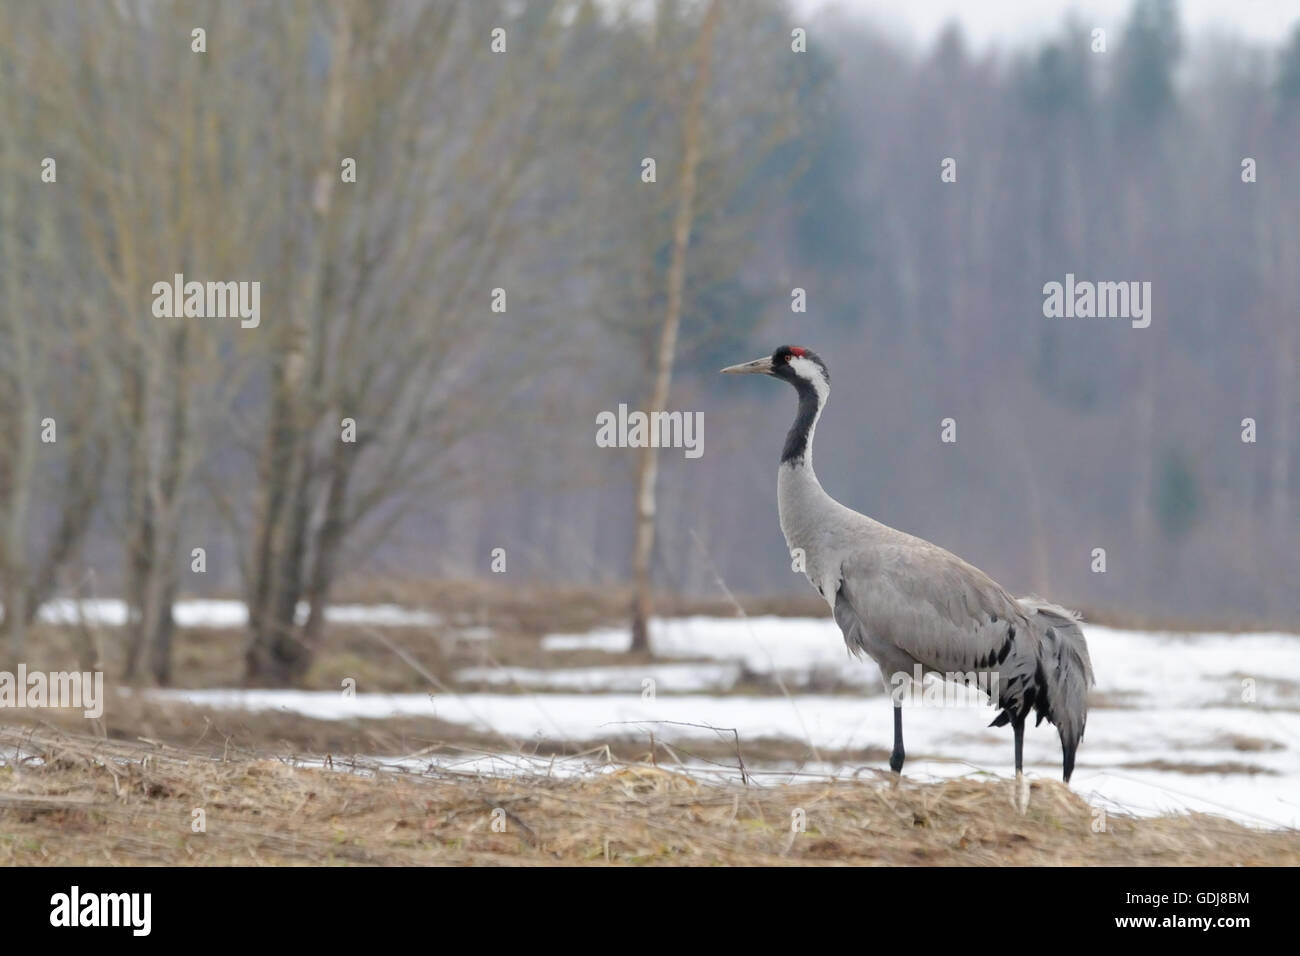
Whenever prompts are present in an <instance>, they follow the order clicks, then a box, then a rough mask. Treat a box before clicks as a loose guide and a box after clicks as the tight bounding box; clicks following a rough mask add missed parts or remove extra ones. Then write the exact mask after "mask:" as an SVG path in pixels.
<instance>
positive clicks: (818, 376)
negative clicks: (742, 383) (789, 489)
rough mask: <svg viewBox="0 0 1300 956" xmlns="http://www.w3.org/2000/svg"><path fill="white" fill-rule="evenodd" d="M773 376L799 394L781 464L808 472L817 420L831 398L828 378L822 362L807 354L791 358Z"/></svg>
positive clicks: (810, 466) (810, 468) (810, 465)
mask: <svg viewBox="0 0 1300 956" xmlns="http://www.w3.org/2000/svg"><path fill="white" fill-rule="evenodd" d="M773 374H775V375H776V377H777V378H782V379H785V381H787V382H789V383H790V384H791V385H793V386H794V388H795V391H796V392H797V393H798V394H799V409H798V411H797V412H796V413H795V418H794V424H792V425H791V426H790V431H789V432H788V433H787V434H786V436H785V447H784V448H783V449H782V450H781V464H782V465H789V466H790V467H792V468H807V469H809V470H810V471H811V470H812V444H813V435H814V434H815V433H816V431H817V420H818V419H819V418H821V414H822V409H824V408H825V407H826V400H827V398H829V397H830V391H831V385H830V376H829V375H828V374H827V373H826V366H825V364H823V363H822V361H821V359H819V358H817V357H816V356H814V355H813V354H812V353H810V352H809V353H805V354H804V355H791V356H790V357H789V358H788V359H787V360H786V361H785V362H784V363H782V364H781V365H780V366H778V367H777V368H776V369H775V371H774V373H773Z"/></svg>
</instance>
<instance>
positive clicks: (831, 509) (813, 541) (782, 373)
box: [723, 346, 1093, 781]
mask: <svg viewBox="0 0 1300 956" xmlns="http://www.w3.org/2000/svg"><path fill="white" fill-rule="evenodd" d="M723 371H725V372H756V373H762V374H767V375H772V376H774V377H777V378H781V379H783V380H785V381H787V382H789V383H790V384H791V385H793V386H794V387H795V389H796V391H797V392H798V393H799V409H798V414H797V415H796V418H795V423H794V425H793V426H792V428H791V429H790V433H789V435H788V436H787V438H786V443H785V449H784V451H783V453H782V461H781V466H780V469H779V471H778V477H777V502H778V506H779V510H780V521H781V531H782V533H783V534H784V535H785V539H786V544H787V545H788V546H789V548H790V549H791V552H792V553H795V554H796V555H798V556H801V557H802V559H803V562H804V568H805V570H806V573H807V575H808V579H809V580H810V581H811V582H812V584H813V586H814V587H816V588H817V590H818V591H819V592H820V593H821V595H822V597H823V598H824V599H825V600H826V603H827V604H828V605H829V606H830V608H831V610H832V611H833V613H834V615H835V621H836V623H837V624H838V625H839V627H840V630H841V631H842V632H843V634H844V641H845V644H846V645H847V646H848V648H849V650H850V651H851V652H852V653H854V654H855V655H858V656H861V655H863V654H865V655H867V656H868V657H870V658H872V660H874V661H875V662H876V663H877V664H878V665H879V666H880V669H881V673H882V675H884V677H885V678H886V681H887V683H888V682H889V681H890V679H891V678H892V677H893V675H897V674H903V675H907V676H908V677H910V675H912V674H913V673H914V672H915V668H917V667H918V666H919V668H920V670H921V672H922V673H924V674H939V675H941V676H942V675H950V674H958V673H960V674H969V673H972V672H977V673H981V672H982V673H985V674H987V675H988V676H989V677H990V678H991V681H990V687H991V689H992V691H993V693H994V694H995V695H996V698H997V705H998V706H999V708H1000V714H999V716H998V717H997V718H996V719H995V720H994V725H995V726H1002V725H1004V724H1007V723H1010V724H1011V725H1012V728H1013V730H1014V732H1015V738H1016V771H1017V773H1018V774H1019V772H1020V770H1021V740H1022V734H1023V727H1024V722H1025V719H1026V718H1027V717H1028V715H1029V714H1030V712H1031V711H1032V712H1034V713H1036V714H1037V717H1038V721H1037V722H1038V723H1041V722H1042V720H1043V719H1044V718H1046V719H1047V720H1048V721H1049V722H1051V723H1052V724H1054V725H1055V726H1056V727H1057V729H1058V731H1059V733H1060V737H1061V749H1062V755H1063V767H1064V776H1065V779H1066V780H1067V781H1068V780H1069V779H1070V774H1071V772H1072V770H1073V768H1074V752H1075V748H1076V747H1077V746H1078V743H1079V740H1080V738H1082V736H1083V731H1084V726H1085V724H1086V722H1087V714H1088V705H1087V690H1088V687H1089V686H1091V685H1092V683H1093V675H1092V663H1091V661H1090V660H1089V657H1088V648H1087V644H1086V642H1085V641H1084V637H1083V632H1082V630H1081V629H1080V627H1079V620H1078V617H1077V615H1075V614H1074V613H1073V612H1070V611H1067V610H1065V609H1064V608H1061V607H1058V606H1057V605H1055V604H1050V603H1048V602H1046V601H1042V600H1040V599H1038V598H1032V597H1031V598H1020V599H1017V598H1014V597H1012V596H1011V595H1010V594H1009V593H1007V591H1006V590H1004V589H1003V588H1002V587H1001V586H1000V585H999V584H998V583H997V582H996V581H994V580H993V579H992V578H990V577H989V576H988V575H986V574H985V573H984V572H982V571H980V570H979V569H978V568H976V567H974V566H972V565H970V564H967V563H966V562H965V561H963V560H962V559H961V558H959V557H957V556H956V555H954V554H952V553H950V552H948V551H945V550H944V549H943V548H940V547H939V546H937V545H935V544H931V543H930V542H929V541H925V540H923V539H921V538H917V537H914V536H913V535H910V534H905V533H904V532H902V531H898V530H896V529H894V528H890V527H888V526H886V525H884V524H881V523H880V522H878V521H875V520H873V519H871V518H868V517H867V516H866V515H863V514H859V513H858V512H856V511H853V510H852V509H850V508H847V507H845V506H844V505H842V504H840V503H839V502H837V501H836V500H835V499H833V498H831V496H830V495H828V494H827V493H826V492H825V491H824V490H823V489H822V486H821V483H820V482H819V481H818V480H817V476H816V473H815V472H814V471H813V467H812V443H813V435H814V433H815V431H816V427H817V422H818V420H819V418H820V416H821V412H822V410H823V408H824V407H825V405H826V400H827V398H828V396H829V394H830V376H829V373H828V372H827V370H826V365H825V363H824V362H823V361H822V360H821V359H820V358H819V357H818V356H817V355H815V354H814V353H812V352H811V351H809V350H807V349H800V348H797V347H793V346H782V347H781V348H779V349H777V350H776V352H774V353H773V354H772V356H771V357H770V358H764V359H758V360H756V361H754V362H749V363H746V364H744V365H738V366H732V367H731V368H728V369H724V370H723ZM796 549H797V550H796ZM901 721H902V717H901V710H899V709H897V705H896V710H895V740H894V754H893V757H892V758H891V761H890V765H891V767H893V769H894V770H895V771H898V770H900V769H901V768H902V764H903V757H904V754H903V745H902V723H901Z"/></svg>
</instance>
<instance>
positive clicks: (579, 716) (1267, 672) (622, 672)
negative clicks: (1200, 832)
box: [156, 617, 1300, 827]
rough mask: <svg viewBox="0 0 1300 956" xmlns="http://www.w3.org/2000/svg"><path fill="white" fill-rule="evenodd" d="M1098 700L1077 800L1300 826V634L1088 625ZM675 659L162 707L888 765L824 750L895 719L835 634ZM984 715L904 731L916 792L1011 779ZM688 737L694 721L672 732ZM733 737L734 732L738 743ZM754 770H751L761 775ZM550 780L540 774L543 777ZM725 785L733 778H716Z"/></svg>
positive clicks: (771, 770) (1044, 752)
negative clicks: (720, 731)
mask: <svg viewBox="0 0 1300 956" xmlns="http://www.w3.org/2000/svg"><path fill="white" fill-rule="evenodd" d="M1086 633H1087V637H1088V642H1089V647H1090V648H1091V652H1092V658H1093V663H1094V666H1095V669H1096V671H1097V682H1098V686H1097V689H1096V692H1095V696H1094V707H1093V710H1092V712H1091V714H1090V715H1089V719H1088V731H1087V736H1086V737H1085V739H1084V742H1083V744H1082V746H1081V747H1080V750H1079V761H1078V766H1077V768H1076V770H1075V775H1074V780H1073V786H1074V787H1075V789H1077V790H1078V791H1079V792H1080V793H1082V794H1084V795H1085V796H1087V797H1088V798H1089V799H1090V800H1092V801H1093V802H1094V803H1095V804H1096V805H1099V806H1110V807H1113V808H1117V809H1119V808H1122V809H1127V810H1131V811H1136V812H1144V813H1157V812H1167V811H1174V810H1200V811H1206V812H1212V813H1218V814H1221V815H1224V816H1228V817H1232V818H1234V819H1237V820H1240V821H1242V822H1246V823H1254V824H1261V825H1274V826H1278V825H1281V826H1291V827H1295V826H1300V637H1297V636H1295V635H1288V634H1267V633H1265V634H1237V635H1230V634H1203V635H1187V634H1165V633H1144V632H1137V631H1123V630H1116V629H1112V628H1106V627H1099V626H1087V627H1086ZM651 641H652V645H653V647H654V651H655V653H656V655H657V656H658V657H659V658H661V659H662V658H672V657H679V658H680V657H691V658H696V659H699V658H703V659H705V662H704V663H682V662H677V663H673V662H668V661H662V660H661V662H658V663H655V664H651V665H641V666H626V665H621V664H619V663H618V659H617V658H615V659H614V660H613V661H611V662H610V663H609V664H607V665H602V666H596V667H590V668H573V667H565V668H556V669H545V668H542V669H524V668H502V669H493V668H475V669H473V670H469V671H462V672H461V673H460V674H458V675H457V676H458V678H459V679H460V680H462V681H482V682H485V683H490V684H494V685H497V686H500V687H502V688H503V689H513V690H516V691H517V690H519V689H520V688H521V687H522V688H535V690H532V691H529V692H525V693H518V692H516V693H497V692H488V693H466V694H442V693H439V694H432V695H427V694H365V693H359V694H357V695H356V696H354V697H350V698H349V697H344V696H343V695H342V694H341V693H333V692H311V691H278V690H267V691H263V690H250V691H241V690H211V691H165V692H156V693H157V694H158V696H160V697H164V698H169V699H183V700H186V701H190V702H192V703H195V704H201V705H206V706H211V707H217V708H247V709H252V710H260V709H284V710H289V711H293V712H297V713H301V714H303V715H306V716H310V717H315V718H320V719H327V720H330V719H345V718H350V717H373V718H383V717H390V716H399V715H404V716H429V717H436V718H438V719H440V720H443V721H447V722H450V723H458V724H464V725H466V726H467V727H469V728H473V729H476V730H480V731H481V730H491V731H493V732H495V733H497V734H500V735H502V736H503V737H505V738H507V739H508V740H509V741H511V742H513V743H515V744H517V745H519V746H520V747H523V748H525V749H526V748H527V746H528V745H529V744H530V743H533V742H536V741H539V740H550V741H559V740H569V741H583V742H595V741H601V740H608V739H611V738H615V737H634V738H643V739H644V738H648V735H649V734H650V733H651V732H653V733H654V735H655V737H656V739H658V740H663V741H676V742H678V743H680V744H681V749H682V750H683V751H687V752H688V751H689V750H690V747H689V742H690V740H692V739H699V738H701V737H705V736H708V737H716V736H717V735H716V734H715V733H714V732H713V731H710V730H708V729H705V728H699V727H683V726H680V724H682V723H687V724H690V723H693V724H704V725H709V726H712V727H717V728H735V730H736V731H737V732H738V733H739V736H740V740H741V746H742V752H743V748H744V746H745V742H746V741H751V742H752V741H756V740H758V739H759V738H764V737H767V738H783V739H789V740H795V741H801V742H804V743H806V744H807V745H808V746H809V748H810V750H812V751H813V753H814V757H813V759H812V760H811V761H810V762H809V763H808V764H806V765H803V766H801V767H795V766H790V765H780V766H778V765H767V766H763V765H762V764H761V763H757V762H755V763H754V765H753V766H752V767H751V769H753V770H757V771H759V773H758V774H757V776H758V779H759V780H760V781H761V782H764V781H776V780H782V779H795V778H796V776H797V777H798V778H806V777H807V775H809V774H813V775H847V774H852V773H853V772H855V771H856V770H859V769H861V768H863V767H875V768H877V769H879V768H880V765H879V763H878V762H872V763H868V762H866V761H861V762H854V761H849V762H847V763H833V762H830V761H827V760H823V759H822V758H821V756H820V753H821V752H822V751H850V752H852V751H854V750H862V749H864V748H867V747H875V748H888V747H889V746H890V743H891V740H892V717H891V711H890V707H889V704H888V701H887V700H886V698H885V697H884V694H883V689H882V686H881V681H880V675H879V672H878V670H877V669H876V667H875V665H874V664H872V663H870V662H869V661H857V660H854V659H853V658H850V657H849V656H848V655H847V653H846V651H845V649H844V644H843V641H842V640H841V638H840V635H839V632H838V630H837V629H836V627H835V625H834V623H833V622H831V621H829V620H825V619H818V618H774V617H763V618H753V619H748V620H746V619H732V618H726V619H716V618H703V617H694V618H683V619H673V620H656V621H654V622H652V625H651ZM626 645H627V633H626V631H621V630H600V631H593V632H591V633H588V634H572V635H553V636H550V637H547V638H545V639H544V647H545V648H546V649H549V650H566V649H569V650H571V649H576V648H585V649H595V650H607V651H619V650H622V649H623V648H625V647H626ZM742 668H743V669H744V670H747V671H749V672H752V673H754V674H758V675H766V674H776V675H778V676H781V677H782V679H783V680H788V681H789V682H790V683H791V685H793V686H801V685H804V684H807V683H808V681H809V677H810V675H811V674H814V673H823V674H834V675H835V676H837V677H839V678H840V679H842V680H843V681H845V682H849V683H851V684H855V685H858V686H861V688H862V691H863V693H862V694H861V695H858V694H854V693H849V694H810V693H792V694H790V695H785V694H780V693H774V694H772V695H771V696H757V695H744V694H731V695H728V694H726V693H725V692H726V691H727V690H728V689H729V688H730V687H732V686H733V685H734V684H735V682H736V680H737V678H738V676H739V674H740V672H741V670H742ZM992 716H993V711H992V710H991V709H990V708H988V707H987V706H986V705H971V704H966V705H964V706H942V707H936V706H910V707H908V708H907V712H906V716H905V718H904V731H905V738H906V743H907V750H908V754H909V759H908V763H907V768H906V772H907V774H908V775H909V776H913V777H917V778H923V779H924V778H933V779H938V778H946V777H951V776H954V775H960V774H967V773H991V774H995V775H998V776H1006V775H1008V774H1009V773H1010V770H1011V766H1012V762H1011V760H1012V753H1011V735H1010V732H1009V731H1008V730H1007V729H1006V728H1000V729H991V728H988V727H987V726H986V725H987V724H988V722H989V720H990V719H991V718H992ZM664 722H678V723H664ZM727 736H728V737H729V735H727ZM521 760H522V761H523V762H524V764H525V765H527V766H528V767H531V768H533V769H537V768H543V769H545V771H546V772H566V770H567V772H586V771H587V770H589V769H590V766H591V764H590V761H583V760H576V761H575V760H573V759H572V758H569V759H557V760H551V759H550V758H545V759H541V758H538V759H536V760H534V759H530V758H521V757H518V756H515V755H510V754H504V755H501V756H484V757H476V758H454V759H452V758H437V759H436V760H435V759H434V758H424V762H425V764H428V763H430V762H438V763H440V765H447V766H451V765H455V766H456V767H459V768H462V769H463V768H466V767H469V768H476V769H484V768H487V769H489V770H491V769H492V768H495V770H494V771H493V772H497V771H500V772H519V770H520V761H521ZM746 763H747V765H749V764H750V763H751V761H750V760H747V761H746ZM1025 763H1026V769H1027V770H1028V771H1029V772H1030V773H1031V774H1037V775H1040V776H1043V777H1052V778H1055V777H1058V776H1059V773H1060V746H1059V743H1058V741H1057V737H1056V733H1055V730H1054V729H1053V728H1051V727H1049V726H1047V725H1046V724H1044V725H1043V726H1042V727H1039V728H1034V729H1030V730H1029V731H1028V732H1027V733H1026V739H1025ZM534 765H535V766H534ZM712 770H713V772H725V769H724V770H720V769H719V768H718V767H717V766H713V767H712Z"/></svg>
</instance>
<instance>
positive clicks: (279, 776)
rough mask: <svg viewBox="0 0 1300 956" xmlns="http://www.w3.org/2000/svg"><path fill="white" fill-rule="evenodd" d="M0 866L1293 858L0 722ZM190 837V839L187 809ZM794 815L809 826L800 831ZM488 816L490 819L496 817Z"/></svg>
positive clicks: (1054, 813) (612, 776) (994, 818)
mask: <svg viewBox="0 0 1300 956" xmlns="http://www.w3.org/2000/svg"><path fill="white" fill-rule="evenodd" d="M0 747H2V748H3V750H4V751H5V752H7V753H12V752H14V751H15V749H17V750H21V751H22V752H23V753H25V754H26V755H27V757H26V758H25V759H22V760H16V761H12V762H11V763H10V764H9V765H7V766H3V767H0V865H49V864H64V865H155V864H157V865H198V866H202V865H218V866H221V865H248V864H266V865H284V864H308V865H440V864H445V865H453V864H478V865H492V864H497V865H530V866H531V865H568V864H600V865H604V864H607V863H608V864H622V865H663V864H675V865H791V864H796V865H797V864H814V863H816V864H827V863H830V864H858V865H883V864H903V865H941V864H942V865H980V866H988V865H1026V864H1033V865H1070V864H1082V865H1094V866H1106V865H1135V864H1136V865H1152V866H1162V865H1178V864H1185V863H1196V864H1202V865H1228V866H1231V865H1296V864H1297V863H1300V833H1297V832H1294V831H1289V832H1282V831H1260V830H1254V829H1250V828H1248V827H1243V826H1240V825H1238V824H1235V823H1230V822H1227V821H1224V820H1221V819H1218V818H1215V817H1209V816H1201V815H1186V816H1176V817H1165V818H1146V819H1139V818H1133V817H1128V816H1123V815H1115V814H1111V815H1108V816H1107V818H1106V819H1105V826H1104V829H1102V830H1101V831H1100V832H1095V830H1094V823H1095V821H1096V817H1095V815H1094V811H1093V809H1092V808H1091V807H1089V806H1088V805H1087V804H1086V803H1085V802H1084V801H1083V800H1082V799H1080V798H1079V797H1078V796H1076V795H1075V794H1074V793H1072V792H1071V791H1070V790H1069V789H1067V788H1066V787H1064V786H1063V785H1061V784H1058V783H1055V782H1042V781H1035V782H1034V784H1033V790H1032V795H1031V798H1030V807H1029V811H1028V813H1027V814H1026V815H1024V816H1020V815H1018V814H1016V812H1015V811H1014V810H1013V809H1012V807H1011V805H1010V796H1011V793H1010V785H1009V783H1007V782H979V781H972V780H961V781H953V782H948V783H941V784H925V785H918V784H913V783H910V782H908V781H907V780H904V781H903V782H902V784H901V786H898V787H893V786H890V784H889V783H888V782H887V780H886V779H885V778H884V777H883V776H873V777H871V778H868V779H864V780H859V781H839V782H833V783H809V784H799V785H787V786H775V787H760V786H744V785H742V784H740V783H735V784H718V783H712V782H709V783H705V782H702V781H700V780H696V779H692V778H691V777H689V776H685V775H683V774H679V773H674V772H670V771H668V770H664V769H662V768H658V767H654V766H650V765H645V764H613V765H611V770H610V772H608V773H606V774H602V775H598V776H594V777H589V778H586V779H581V780H558V779H546V778H540V777H526V778H515V779H502V778H485V777H471V776H463V775H455V774H450V773H445V772H443V773H426V774H417V773H401V772H392V771H379V770H376V769H374V768H361V769H355V768H351V769H350V768H344V767H342V766H341V765H340V766H336V767H335V768H334V769H313V768H305V767H302V766H295V765H293V764H292V763H291V762H289V761H287V760H283V759H277V758H272V757H266V756H260V755H257V754H249V753H245V752H242V751H232V752H226V753H212V752H200V751H197V750H186V749H183V748H177V747H171V746H167V745H163V744H159V743H152V742H145V741H135V742H125V741H110V740H106V739H102V738H96V737H89V736H80V735H73V734H68V733H64V732H61V731H56V730H53V729H49V728H40V729H38V728H28V729H27V730H15V729H4V730H0ZM195 810H202V811H203V813H204V822H205V830H204V832H195V831H194V827H193V820H194V811H195ZM799 811H802V817H803V820H804V821H805V824H804V830H803V832H796V831H795V830H794V828H793V827H792V821H793V820H795V819H796V818H797V814H798V813H799ZM494 818H495V820H496V824H495V826H494Z"/></svg>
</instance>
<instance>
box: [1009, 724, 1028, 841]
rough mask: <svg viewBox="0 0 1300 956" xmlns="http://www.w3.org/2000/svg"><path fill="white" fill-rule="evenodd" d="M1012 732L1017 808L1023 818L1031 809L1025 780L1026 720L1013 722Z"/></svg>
mask: <svg viewBox="0 0 1300 956" xmlns="http://www.w3.org/2000/svg"><path fill="white" fill-rule="evenodd" d="M1011 730H1012V731H1013V732H1014V733H1015V735H1016V792H1015V800H1014V802H1015V806H1016V810H1018V811H1019V812H1020V814H1021V816H1024V814H1025V811H1027V810H1028V809H1029V784H1028V782H1027V781H1026V780H1025V718H1023V717H1021V718H1019V719H1015V720H1012V721H1011Z"/></svg>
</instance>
